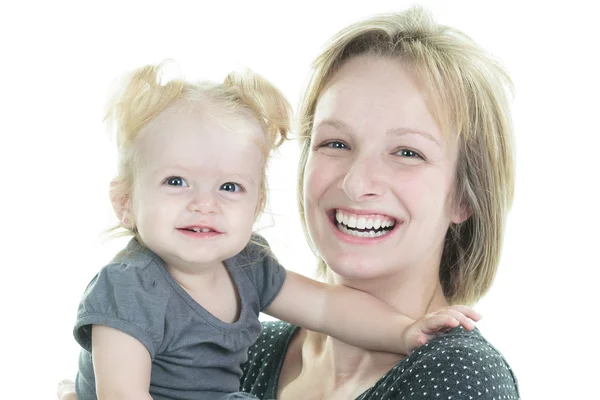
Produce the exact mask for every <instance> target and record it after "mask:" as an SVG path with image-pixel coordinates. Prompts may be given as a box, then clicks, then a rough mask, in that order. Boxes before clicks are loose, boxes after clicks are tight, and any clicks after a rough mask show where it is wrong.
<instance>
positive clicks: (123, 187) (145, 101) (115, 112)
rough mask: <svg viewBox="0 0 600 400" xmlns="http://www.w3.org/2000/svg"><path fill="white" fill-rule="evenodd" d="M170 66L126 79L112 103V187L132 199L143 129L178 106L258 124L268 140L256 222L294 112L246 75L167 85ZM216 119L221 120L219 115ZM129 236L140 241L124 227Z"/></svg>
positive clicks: (247, 72) (262, 146)
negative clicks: (272, 159) (273, 157)
mask: <svg viewBox="0 0 600 400" xmlns="http://www.w3.org/2000/svg"><path fill="white" fill-rule="evenodd" d="M166 66H167V62H166V61H165V62H162V63H160V64H157V65H146V66H144V67H141V68H139V69H136V70H135V71H133V72H132V73H131V74H130V75H128V76H127V78H126V80H125V83H124V84H123V85H121V87H120V89H119V90H118V91H117V92H116V94H115V96H113V98H112V99H111V101H110V103H109V106H108V111H107V113H106V118H105V121H106V122H107V123H108V124H109V126H110V127H112V129H113V130H114V131H116V139H117V148H118V173H117V178H116V179H115V180H114V181H113V182H115V183H114V184H115V185H116V187H113V190H112V192H113V194H114V195H115V197H118V198H121V199H124V198H131V195H132V192H133V187H134V182H135V180H136V171H137V162H138V149H137V145H136V144H137V141H138V139H139V138H140V136H143V132H144V131H143V128H144V127H145V126H147V125H148V124H149V123H150V122H152V121H153V120H154V119H156V118H157V117H158V116H159V115H161V114H162V113H163V112H165V110H167V109H168V108H170V107H172V106H174V105H175V103H177V106H180V105H183V106H184V107H189V108H190V109H191V108H193V111H194V112H195V113H198V112H199V113H210V114H211V115H212V116H214V117H216V118H218V119H220V121H219V122H223V124H224V125H225V126H226V125H227V121H226V120H227V119H228V118H234V119H238V120H239V119H245V120H248V121H251V122H253V123H256V124H258V126H259V127H260V129H261V130H262V132H264V139H265V140H263V141H260V143H257V145H259V147H260V149H261V150H262V152H263V155H264V158H265V166H264V168H263V172H262V177H261V185H260V198H259V204H258V207H257V211H256V214H257V216H258V215H259V214H260V213H261V212H262V211H263V209H264V206H265V204H266V194H267V182H266V167H267V161H268V159H269V155H270V153H271V150H273V149H275V148H277V147H278V146H279V145H281V144H282V143H283V141H284V140H286V139H287V138H288V135H289V129H290V120H291V107H290V105H289V103H288V102H287V100H286V99H285V97H284V96H283V95H282V94H281V92H280V91H279V90H278V89H277V88H275V87H274V86H273V85H272V84H271V83H270V82H268V81H267V80H266V79H264V78H263V77H262V76H260V75H258V74H256V73H254V72H252V71H250V70H248V69H246V70H243V71H236V72H231V73H229V74H228V75H227V76H226V78H225V80H224V81H223V83H221V84H219V83H213V82H197V83H191V82H187V81H185V80H183V79H171V80H169V81H167V82H162V76H163V72H164V71H165V68H166ZM214 114H216V115H214ZM116 228H125V230H126V231H127V232H126V233H130V234H134V235H136V236H137V233H136V230H135V228H128V227H127V226H125V225H124V224H122V223H119V225H118V226H117V227H116Z"/></svg>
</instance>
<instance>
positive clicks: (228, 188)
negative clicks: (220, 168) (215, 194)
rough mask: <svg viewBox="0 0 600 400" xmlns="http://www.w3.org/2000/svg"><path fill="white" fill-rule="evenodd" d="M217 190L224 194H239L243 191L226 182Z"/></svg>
mask: <svg viewBox="0 0 600 400" xmlns="http://www.w3.org/2000/svg"><path fill="white" fill-rule="evenodd" d="M219 190H223V191H225V192H241V191H243V189H242V187H241V186H240V185H238V184H237V183H234V182H227V183H224V184H222V185H221V187H220V188H219Z"/></svg>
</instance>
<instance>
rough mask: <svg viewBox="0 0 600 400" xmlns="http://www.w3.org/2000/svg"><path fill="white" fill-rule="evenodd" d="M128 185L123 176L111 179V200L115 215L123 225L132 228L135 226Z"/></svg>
mask: <svg viewBox="0 0 600 400" xmlns="http://www.w3.org/2000/svg"><path fill="white" fill-rule="evenodd" d="M129 192H130V190H129V188H128V185H127V184H126V183H125V181H123V179H122V178H120V177H116V178H114V179H113V180H112V181H110V189H109V195H110V202H111V204H112V206H113V210H115V215H116V216H117V218H118V219H119V221H120V222H121V225H123V227H125V228H128V229H132V228H133V227H134V221H133V213H132V210H131V195H130V193H129Z"/></svg>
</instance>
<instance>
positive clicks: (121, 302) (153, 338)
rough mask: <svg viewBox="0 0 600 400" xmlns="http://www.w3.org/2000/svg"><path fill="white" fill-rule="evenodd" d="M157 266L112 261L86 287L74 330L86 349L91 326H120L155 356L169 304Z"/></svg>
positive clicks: (89, 348)
mask: <svg viewBox="0 0 600 400" xmlns="http://www.w3.org/2000/svg"><path fill="white" fill-rule="evenodd" d="M159 274H160V272H159V271H157V266H156V265H153V264H152V263H150V265H147V266H139V265H129V264H126V263H116V264H109V265H107V266H106V267H104V268H103V269H102V270H101V271H100V272H99V273H98V274H97V275H96V276H95V277H94V279H92V281H91V282H90V284H89V285H88V287H87V289H86V290H85V292H84V294H83V297H82V299H81V302H80V304H79V309H78V311H77V321H76V323H75V328H74V330H73V335H74V336H75V340H77V342H78V343H79V344H80V345H81V346H82V347H83V348H84V349H86V350H87V351H89V352H91V347H92V325H105V326H108V327H111V328H114V329H118V330H120V331H122V332H124V333H126V334H128V335H130V336H132V337H134V338H135V339H137V340H138V341H140V342H141V343H142V344H143V345H144V346H145V347H146V348H147V349H148V352H149V353H150V355H151V357H152V358H154V356H155V355H156V352H157V349H158V347H159V345H160V343H161V342H162V336H163V332H164V321H165V313H166V307H167V303H168V301H167V299H165V292H164V287H162V285H161V284H160V283H161V279H160V275H159Z"/></svg>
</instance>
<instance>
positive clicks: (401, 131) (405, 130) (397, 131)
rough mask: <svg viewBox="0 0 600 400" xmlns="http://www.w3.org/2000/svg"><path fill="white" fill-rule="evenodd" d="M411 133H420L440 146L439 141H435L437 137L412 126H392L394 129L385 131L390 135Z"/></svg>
mask: <svg viewBox="0 0 600 400" xmlns="http://www.w3.org/2000/svg"><path fill="white" fill-rule="evenodd" d="M411 133H412V134H415V135H421V136H423V137H424V138H426V139H429V140H431V141H432V142H434V143H435V144H437V145H438V146H440V143H439V142H438V141H437V139H436V138H435V137H434V136H433V135H432V134H430V133H428V132H425V131H422V130H418V129H413V128H394V129H390V130H388V131H387V134H388V135H390V136H391V135H393V136H402V135H407V134H411ZM440 147H441V146H440Z"/></svg>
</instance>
